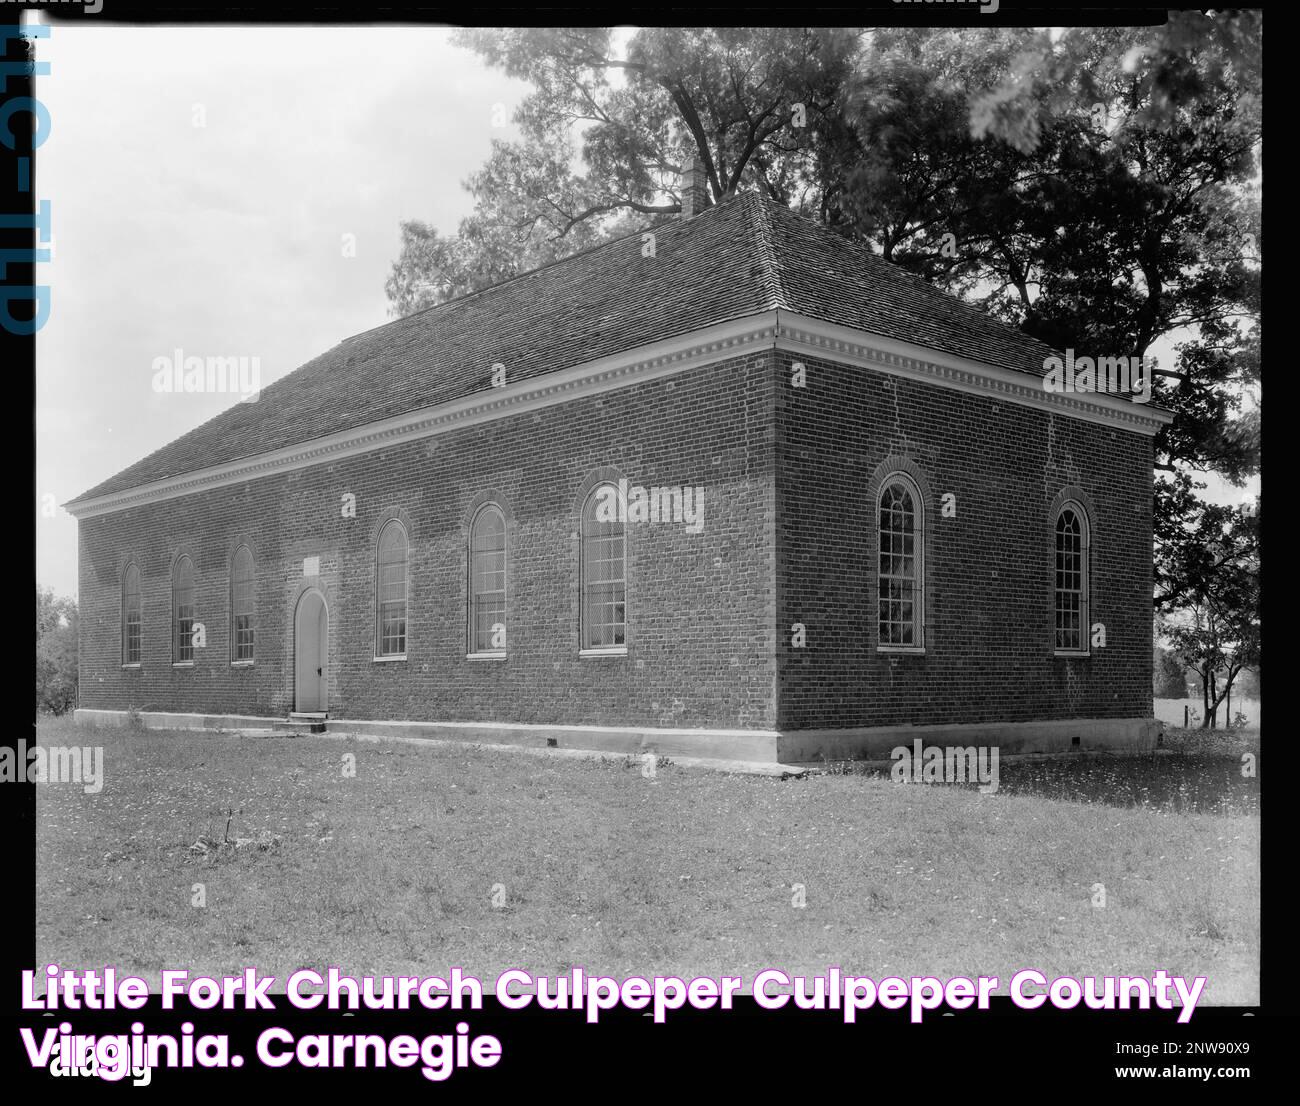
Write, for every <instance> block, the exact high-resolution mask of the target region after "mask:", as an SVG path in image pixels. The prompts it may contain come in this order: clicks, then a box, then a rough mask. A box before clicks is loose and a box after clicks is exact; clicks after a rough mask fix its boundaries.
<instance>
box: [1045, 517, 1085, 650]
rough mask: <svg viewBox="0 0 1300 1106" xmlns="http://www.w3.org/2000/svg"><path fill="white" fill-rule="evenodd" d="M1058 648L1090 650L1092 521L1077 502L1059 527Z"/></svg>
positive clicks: (1057, 547) (1056, 600)
mask: <svg viewBox="0 0 1300 1106" xmlns="http://www.w3.org/2000/svg"><path fill="white" fill-rule="evenodd" d="M1055 544H1056V560H1055V596H1054V602H1053V607H1054V610H1055V612H1056V651H1057V652H1058V653H1086V652H1087V651H1088V638H1087V634H1088V522H1087V516H1086V515H1084V513H1083V510H1082V508H1081V507H1079V505H1078V504H1076V503H1067V504H1065V506H1063V507H1062V508H1061V510H1060V511H1059V512H1058V513H1057V516H1056V526H1055Z"/></svg>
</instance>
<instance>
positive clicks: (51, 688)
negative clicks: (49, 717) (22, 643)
mask: <svg viewBox="0 0 1300 1106" xmlns="http://www.w3.org/2000/svg"><path fill="white" fill-rule="evenodd" d="M76 705H77V601H76V600H75V599H66V598H56V597H55V595H54V592H53V591H52V590H51V589H49V588H39V587H38V588H37V589H36V709H37V711H49V712H50V713H51V714H63V713H65V712H66V711H68V710H70V709H71V708H73V707H75V706H76Z"/></svg>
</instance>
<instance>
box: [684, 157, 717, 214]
mask: <svg viewBox="0 0 1300 1106" xmlns="http://www.w3.org/2000/svg"><path fill="white" fill-rule="evenodd" d="M710 202H711V201H710V200H709V180H708V177H706V176H705V175H704V165H703V164H702V163H701V161H700V158H699V155H698V154H692V155H691V160H690V162H689V163H688V164H687V166H686V169H685V171H684V172H683V173H682V218H683V219H694V218H695V216H697V215H698V214H699V213H700V212H701V211H703V210H704V209H705V208H706V207H708V206H709V203H710Z"/></svg>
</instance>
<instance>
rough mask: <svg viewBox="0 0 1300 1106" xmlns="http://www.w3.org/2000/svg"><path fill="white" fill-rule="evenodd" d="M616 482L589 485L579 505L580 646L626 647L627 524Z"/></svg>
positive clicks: (596, 649) (614, 649)
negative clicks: (580, 511)
mask: <svg viewBox="0 0 1300 1106" xmlns="http://www.w3.org/2000/svg"><path fill="white" fill-rule="evenodd" d="M625 518H626V510H625V507H624V505H623V503H622V501H621V497H620V494H619V489H618V487H617V485H615V484H611V483H603V484H599V485H597V486H596V487H595V488H593V489H592V491H591V494H590V495H589V496H588V497H587V501H586V503H585V504H583V508H582V548H581V565H580V567H579V573H580V576H581V590H582V600H581V609H582V637H581V643H582V649H583V650H584V651H586V652H624V651H625V650H626V649H627V524H626V521H625Z"/></svg>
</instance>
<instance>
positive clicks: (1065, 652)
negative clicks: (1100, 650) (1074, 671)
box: [1052, 649, 1092, 660]
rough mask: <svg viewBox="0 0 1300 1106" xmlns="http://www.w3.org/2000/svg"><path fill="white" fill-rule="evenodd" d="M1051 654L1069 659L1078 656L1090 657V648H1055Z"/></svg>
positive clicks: (1076, 658)
mask: <svg viewBox="0 0 1300 1106" xmlns="http://www.w3.org/2000/svg"><path fill="white" fill-rule="evenodd" d="M1052 655H1053V656H1056V657H1065V659H1066V660H1070V659H1071V658H1073V659H1075V660H1078V659H1079V658H1080V657H1091V656H1092V650H1091V649H1083V650H1079V649H1057V650H1055V651H1054V652H1053V654H1052Z"/></svg>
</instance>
